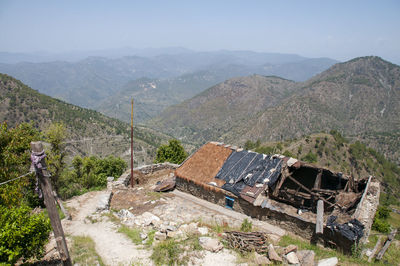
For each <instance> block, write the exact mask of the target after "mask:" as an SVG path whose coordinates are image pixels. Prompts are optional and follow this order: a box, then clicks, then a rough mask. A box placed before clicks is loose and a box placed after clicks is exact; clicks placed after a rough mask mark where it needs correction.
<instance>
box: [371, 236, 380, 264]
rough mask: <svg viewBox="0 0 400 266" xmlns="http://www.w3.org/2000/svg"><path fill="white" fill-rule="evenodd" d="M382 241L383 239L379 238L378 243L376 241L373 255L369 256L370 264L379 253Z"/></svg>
mask: <svg viewBox="0 0 400 266" xmlns="http://www.w3.org/2000/svg"><path fill="white" fill-rule="evenodd" d="M381 239H382V237H381V236H379V238H378V241H376V244H375V247H374V249H373V250H372V252H371V255H369V257H368V262H371V260H372V259H373V258H374V257H375V254H376V252H377V251H378V248H379V246H380V245H381Z"/></svg>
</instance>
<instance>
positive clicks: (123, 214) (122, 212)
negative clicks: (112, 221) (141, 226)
mask: <svg viewBox="0 0 400 266" xmlns="http://www.w3.org/2000/svg"><path fill="white" fill-rule="evenodd" d="M117 215H118V217H119V218H120V219H122V220H125V221H126V220H128V219H131V218H133V217H134V215H133V214H132V213H131V212H130V211H128V210H126V209H122V210H120V211H119V212H118V214H117Z"/></svg>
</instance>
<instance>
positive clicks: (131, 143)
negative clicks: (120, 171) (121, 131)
mask: <svg viewBox="0 0 400 266" xmlns="http://www.w3.org/2000/svg"><path fill="white" fill-rule="evenodd" d="M131 106H132V110H131V179H130V181H131V187H133V98H132V99H131Z"/></svg>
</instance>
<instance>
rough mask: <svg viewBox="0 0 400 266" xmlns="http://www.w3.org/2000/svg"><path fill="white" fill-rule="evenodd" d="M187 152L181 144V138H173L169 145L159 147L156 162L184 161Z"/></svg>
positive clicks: (176, 162) (178, 162) (177, 162)
mask: <svg viewBox="0 0 400 266" xmlns="http://www.w3.org/2000/svg"><path fill="white" fill-rule="evenodd" d="M187 156H188V155H187V153H186V152H185V149H184V148H183V146H182V145H181V143H180V141H179V140H176V139H171V140H170V141H169V142H168V145H161V146H160V147H159V148H158V149H157V155H156V159H155V160H154V162H155V163H163V162H170V163H175V164H180V163H182V162H183V161H184V160H185V159H186V157H187Z"/></svg>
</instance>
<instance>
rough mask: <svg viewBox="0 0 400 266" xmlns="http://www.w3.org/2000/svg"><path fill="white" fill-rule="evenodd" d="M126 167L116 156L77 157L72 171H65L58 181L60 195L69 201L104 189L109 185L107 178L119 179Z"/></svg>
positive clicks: (73, 161)
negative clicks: (88, 192)
mask: <svg viewBox="0 0 400 266" xmlns="http://www.w3.org/2000/svg"><path fill="white" fill-rule="evenodd" d="M126 166H127V165H126V162H124V161H123V160H122V159H121V158H117V157H114V156H108V157H106V158H104V159H101V158H98V157H96V156H90V157H84V158H81V157H80V156H75V157H74V159H73V160H72V169H70V170H65V171H64V172H63V173H62V174H61V176H60V178H59V180H58V184H59V191H58V193H59V195H60V197H61V198H63V199H67V198H70V197H73V196H76V195H81V194H83V193H85V192H87V191H90V190H99V189H103V188H104V187H106V185H107V177H108V176H113V177H119V176H120V175H121V174H122V173H123V172H124V170H125V169H126Z"/></svg>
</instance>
